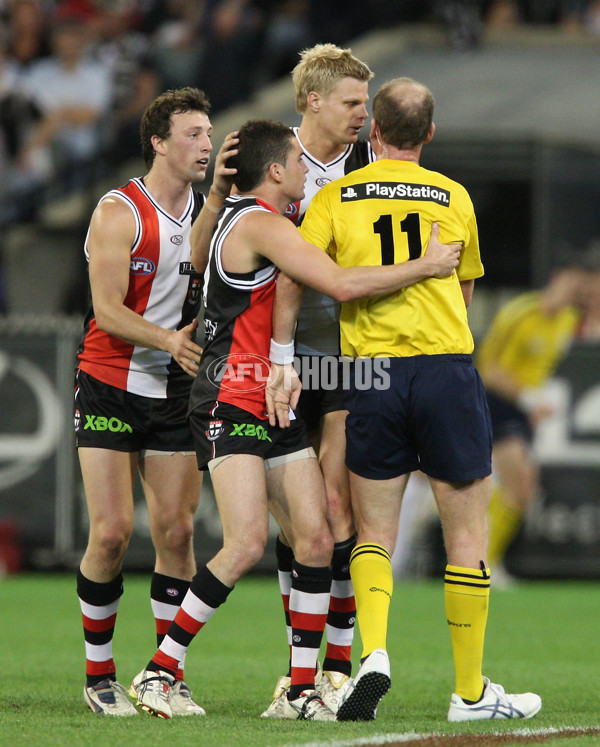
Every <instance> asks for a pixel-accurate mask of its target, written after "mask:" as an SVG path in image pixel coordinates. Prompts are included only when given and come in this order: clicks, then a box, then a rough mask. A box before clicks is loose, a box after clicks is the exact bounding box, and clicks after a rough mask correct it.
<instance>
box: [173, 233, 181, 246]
mask: <svg viewBox="0 0 600 747" xmlns="http://www.w3.org/2000/svg"><path fill="white" fill-rule="evenodd" d="M171 243H172V244H175V246H180V245H181V244H183V236H181V234H178V233H176V234H175V236H171Z"/></svg>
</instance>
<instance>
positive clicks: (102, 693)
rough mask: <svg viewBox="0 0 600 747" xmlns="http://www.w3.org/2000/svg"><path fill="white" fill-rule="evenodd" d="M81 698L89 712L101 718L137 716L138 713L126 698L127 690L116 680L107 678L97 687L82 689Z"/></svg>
mask: <svg viewBox="0 0 600 747" xmlns="http://www.w3.org/2000/svg"><path fill="white" fill-rule="evenodd" d="M83 697H84V699H85V702H86V703H87V704H88V706H89V708H90V710H92V711H93V712H94V713H97V714H99V715H102V716H137V715H138V712H137V711H136V709H135V708H134V706H133V703H132V702H131V701H130V700H129V698H128V697H127V690H125V688H124V687H123V685H121V683H120V682H117V681H116V680H111V679H110V678H109V677H107V678H106V679H105V680H102V682H98V684H97V685H92V686H91V687H87V685H86V686H85V687H84V688H83Z"/></svg>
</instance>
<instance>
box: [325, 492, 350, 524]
mask: <svg viewBox="0 0 600 747" xmlns="http://www.w3.org/2000/svg"><path fill="white" fill-rule="evenodd" d="M327 519H328V521H329V524H330V525H331V526H332V527H341V526H344V525H347V526H348V527H350V526H351V525H352V511H351V510H350V501H349V498H348V496H347V495H346V494H345V493H343V492H342V491H341V490H339V489H337V488H335V487H334V488H332V487H329V486H328V487H327ZM350 534H352V532H351V531H349V535H350ZM349 535H348V536H349Z"/></svg>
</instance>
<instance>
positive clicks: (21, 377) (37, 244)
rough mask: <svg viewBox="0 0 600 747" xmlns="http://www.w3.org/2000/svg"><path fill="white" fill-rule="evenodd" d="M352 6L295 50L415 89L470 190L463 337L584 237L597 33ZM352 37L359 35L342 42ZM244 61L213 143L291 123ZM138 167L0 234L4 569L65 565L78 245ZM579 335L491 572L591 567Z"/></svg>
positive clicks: (594, 418) (592, 498) (73, 515)
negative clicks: (506, 551) (474, 225)
mask: <svg viewBox="0 0 600 747" xmlns="http://www.w3.org/2000/svg"><path fill="white" fill-rule="evenodd" d="M300 5H302V4H300ZM308 5H310V3H308ZM325 5H327V4H325ZM336 5H337V4H336V3H332V4H331V6H332V7H334V6H336ZM367 5H368V7H370V8H371V10H375V11H378V15H376V17H377V21H378V22H377V24H368V25H369V26H370V28H367V27H366V25H365V24H364V23H363V25H362V26H361V24H360V19H358V21H357V19H355V18H354V17H352V18H351V19H350V21H351V23H350V21H349V22H348V24H347V28H346V29H341V30H340V28H338V27H335V26H333V27H332V29H336V28H337V32H336V33H339V34H340V35H342V34H343V33H345V32H346V31H347V33H348V34H352V35H349V36H346V37H341V38H334V36H331V35H330V36H328V37H327V38H325V37H319V38H316V39H310V40H309V43H313V41H330V40H331V41H336V42H338V43H341V44H345V45H349V46H351V47H352V49H353V51H354V52H355V54H357V55H358V56H359V57H360V58H361V59H364V60H365V61H366V62H367V63H368V64H369V65H370V66H371V68H372V69H373V70H374V71H375V72H376V77H375V79H374V81H373V84H372V88H373V90H375V89H376V87H377V86H378V85H379V84H380V83H382V82H383V81H385V80H387V79H389V78H391V77H395V76H397V75H409V76H411V77H414V78H416V79H418V80H421V81H423V82H424V83H426V84H427V85H428V86H429V87H430V88H431V89H432V91H433V93H434V96H435V98H436V116H435V121H436V125H437V131H436V137H435V139H434V141H433V142H432V144H431V145H430V146H428V148H427V149H426V152H425V154H424V158H423V164H424V165H425V166H428V167H431V168H435V169H439V170H441V171H444V172H445V173H447V174H448V175H449V176H451V177H453V178H455V179H457V180H458V181H460V182H462V183H463V184H464V185H465V186H466V187H467V188H468V189H469V191H470V193H471V195H472V197H473V200H474V203H475V208H476V213H477V216H478V221H479V227H480V234H481V245H482V255H483V260H484V264H485V267H486V276H485V278H484V279H482V280H481V281H480V282H478V284H477V292H476V294H475V299H474V302H473V306H472V308H471V309H470V319H471V324H472V327H473V330H474V333H475V335H476V337H477V336H479V335H481V334H482V333H483V331H484V330H485V328H486V326H487V323H488V321H489V320H490V318H491V316H492V315H493V313H494V311H495V309H496V308H497V307H498V306H499V305H500V304H501V303H503V302H504V301H506V300H507V299H508V298H510V297H511V296H512V295H513V294H515V293H517V292H519V291H522V290H524V289H526V288H530V287H537V286H539V285H540V284H541V283H542V282H543V279H544V278H545V276H546V273H547V271H548V268H549V267H550V266H551V264H552V259H553V256H554V253H555V252H557V251H558V250H559V248H561V247H562V246H564V244H565V243H567V244H569V245H570V246H572V247H573V248H575V249H578V248H580V249H584V248H586V247H588V246H589V245H590V243H592V242H594V241H595V240H597V239H598V238H599V237H600V210H599V209H598V206H599V205H600V128H599V127H598V104H597V102H598V86H599V85H600V84H599V83H598V78H597V75H596V74H595V73H594V71H597V70H598V62H599V57H600V37H599V36H597V35H595V34H594V33H591V31H590V30H589V29H585V28H577V29H572V28H569V29H566V28H565V26H564V25H561V24H559V23H553V24H550V23H528V24H521V25H517V26H514V27H511V28H510V29H504V28H499V27H494V26H493V25H491V24H489V25H486V24H483V22H482V21H483V15H481V16H480V17H478V16H477V14H475V15H473V14H472V13H471V11H473V10H474V9H475V10H477V9H479V10H481V9H483V7H484V6H485V5H486V4H485V3H477V2H468V1H467V0H463V2H457V3H446V4H445V5H446V6H451V5H452V6H458V7H459V8H462V10H463V11H464V10H467V11H468V12H467V13H466V14H465V13H463V15H458V16H456V17H442V16H440V15H439V13H436V10H435V8H434V7H433V6H434V5H435V4H434V3H421V6H429V5H431V6H432V8H431V9H430V12H429V13H428V14H425V16H426V17H422V16H421V15H420V14H419V13H416V12H414V11H413V12H412V13H409V12H408V9H409V6H414V5H418V4H415V3H401V2H398V3H388V4H386V3H382V2H379V3H378V2H373V3H371V4H367ZM442 5H444V4H442ZM488 5H489V3H488ZM532 5H533V6H535V3H533V4H532ZM551 5H553V3H552V2H548V3H546V7H549V6H551ZM556 5H558V3H557V4H556ZM579 5H581V4H579ZM590 5H592V4H590ZM392 6H393V7H394V8H396V11H395V12H393V11H392V10H390V8H391V7H392ZM401 6H405V9H406V17H403V13H402V9H401ZM2 7H3V6H2V3H0V10H1V9H2ZM334 9H335V8H334ZM384 9H385V10H386V12H383V11H384ZM544 20H549V19H544ZM480 21H481V25H479V22H480ZM358 30H361V31H363V30H364V31H365V32H366V33H362V34H360V35H358V36H356V33H357V31H358ZM330 33H333V31H331V32H330ZM287 51H288V52H290V49H288V50H287ZM292 51H294V53H295V52H296V51H297V50H292ZM282 64H283V63H282ZM292 64H293V62H292ZM288 69H289V68H288ZM261 70H262V72H261V74H260V75H258V73H257V78H261V79H266V78H270V79H271V80H270V82H268V83H267V84H266V85H263V86H261V87H260V88H258V87H256V88H253V89H252V90H251V91H247V92H246V95H245V96H242V97H241V99H240V100H237V101H229V102H225V103H223V104H222V106H220V108H219V109H218V110H217V111H215V113H214V116H213V117H212V119H213V124H214V127H215V134H214V142H215V144H216V145H217V147H218V144H220V142H221V141H222V138H223V137H224V135H225V134H226V133H227V132H228V131H230V130H232V129H235V128H237V127H238V126H239V124H240V123H242V122H243V121H245V120H246V119H248V118H254V117H270V118H274V119H280V120H282V121H285V122H288V123H290V124H295V123H297V122H298V115H297V114H296V113H295V111H294V109H293V101H292V87H291V82H290V80H289V77H285V76H284V77H281V76H280V75H277V74H276V73H277V72H281V71H276V70H272V71H271V73H269V75H267V74H265V72H264V66H263V68H261ZM242 99H243V100H242ZM142 173H144V168H143V164H141V163H140V162H139V161H133V162H131V161H128V162H127V163H124V164H122V165H120V166H118V167H114V166H113V167H111V168H106V169H104V168H101V169H99V176H98V178H97V179H95V180H94V181H93V182H91V183H90V184H89V185H87V186H86V188H85V189H84V190H79V191H78V192H77V193H75V194H71V195H67V196H66V197H62V198H60V199H48V200H47V201H45V202H44V204H43V205H41V206H40V209H39V210H38V211H36V215H35V217H30V218H28V219H27V220H24V219H21V220H18V221H14V222H9V223H6V224H4V225H2V226H1V228H0V231H1V234H0V257H1V262H2V269H3V286H2V287H3V310H4V313H3V314H2V316H1V317H0V562H1V563H2V564H3V565H4V566H5V568H6V569H7V570H9V571H14V570H18V569H20V568H33V569H50V568H52V569H54V568H62V567H66V568H72V567H75V566H76V564H77V562H78V560H79V557H80V555H81V553H82V552H83V549H84V548H85V541H86V524H85V510H84V499H83V491H82V486H81V480H80V475H79V471H78V465H77V460H76V454H75V451H74V448H73V437H72V422H71V421H72V415H71V403H72V371H73V361H74V351H75V348H76V345H77V342H78V338H79V334H80V330H81V314H82V311H83V307H84V305H85V284H86V280H85V265H84V262H83V252H82V244H83V237H84V235H85V228H86V226H87V221H88V220H89V215H90V213H91V209H92V208H93V205H94V204H95V202H96V200H97V199H98V197H99V196H100V195H101V194H103V193H104V191H106V188H108V187H110V186H114V184H117V183H121V182H123V181H124V180H125V179H126V178H129V177H130V176H132V175H137V174H142ZM596 334H598V340H599V341H596V340H595V339H594V334H593V333H592V335H590V337H588V339H586V340H585V341H581V342H579V343H578V344H576V345H575V346H574V348H573V350H572V351H571V353H570V355H569V357H568V358H567V360H566V361H565V362H564V364H563V365H562V366H561V368H560V370H559V371H558V372H557V375H556V377H555V378H554V379H553V381H552V382H551V384H550V388H551V392H552V396H553V397H554V398H555V401H556V403H557V405H559V407H558V408H557V415H556V416H555V417H553V418H552V419H551V420H550V421H548V422H547V423H546V424H545V426H544V428H543V429H542V430H541V431H540V433H539V436H538V439H537V441H536V449H537V452H538V456H539V459H540V463H541V465H542V483H543V496H542V501H541V502H540V504H539V505H538V506H537V507H536V509H535V511H534V512H533V514H532V515H531V516H530V517H529V520H528V522H527V524H526V526H525V528H524V530H523V531H522V532H521V534H520V535H519V537H518V538H517V540H516V542H515V543H514V545H513V547H512V549H511V552H510V555H509V558H508V565H509V569H510V570H511V571H513V572H514V573H515V574H516V575H520V576H524V577H542V578H543V577H558V578H597V577H600V375H599V373H598V372H599V371H600V334H599V333H598V331H597V330H596ZM203 492H204V495H203V500H202V501H201V505H200V508H199V511H198V515H197V523H196V540H195V542H196V550H197V555H198V559H199V560H202V559H207V558H208V557H210V556H211V555H212V554H213V552H214V550H215V548H216V547H217V546H218V543H219V538H220V524H219V521H218V517H217V514H216V508H215V506H214V502H213V500H212V493H211V489H210V483H209V481H208V480H207V481H206V483H205V488H204V491H203ZM146 519H147V517H146V513H145V507H144V504H143V501H142V500H141V499H140V500H139V501H138V503H137V505H136V530H135V536H134V538H133V540H132V543H131V547H130V551H129V553H128V556H127V559H126V567H129V568H139V569H145V568H150V567H151V564H152V561H153V553H152V549H151V543H150V540H149V532H148V526H147V520H146ZM431 541H432V543H434V542H435V541H436V538H435V535H432V540H431ZM433 556H435V553H434V552H433ZM433 563H435V557H434V561H433ZM272 567H273V568H274V556H273V554H272V553H267V555H266V556H265V559H264V561H263V563H262V565H261V566H260V569H261V570H266V569H268V568H272ZM432 570H433V568H432Z"/></svg>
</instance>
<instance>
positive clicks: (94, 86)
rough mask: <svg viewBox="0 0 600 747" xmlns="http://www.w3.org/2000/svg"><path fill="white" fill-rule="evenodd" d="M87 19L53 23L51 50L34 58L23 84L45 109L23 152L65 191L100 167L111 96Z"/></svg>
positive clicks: (31, 165) (30, 166)
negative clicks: (92, 52)
mask: <svg viewBox="0 0 600 747" xmlns="http://www.w3.org/2000/svg"><path fill="white" fill-rule="evenodd" d="M86 42H87V33H86V28H85V26H84V24H83V23H82V22H81V21H80V20H78V19H75V18H65V19H63V20H59V21H57V22H56V23H55V25H54V27H53V29H52V54H51V55H50V56H49V57H48V58H46V59H42V60H40V61H38V62H36V63H34V64H33V65H32V66H31V68H30V69H29V71H28V73H27V75H26V77H25V80H24V83H23V85H24V86H25V90H26V92H27V93H28V95H29V96H30V98H31V100H32V101H33V103H34V104H35V105H36V106H37V107H38V108H39V110H40V112H41V116H40V119H39V120H38V121H37V122H36V125H35V127H34V128H33V129H32V132H31V133H30V136H29V138H28V140H27V142H26V143H25V144H24V146H23V148H22V149H21V152H20V154H19V160H20V162H21V163H22V165H23V167H24V168H28V169H37V170H38V171H39V172H40V173H41V174H43V176H44V177H45V179H46V181H47V183H50V180H51V179H52V178H55V179H59V180H60V182H59V183H60V185H61V187H62V189H63V191H64V192H65V193H68V192H71V191H73V190H75V189H76V188H80V187H83V186H87V185H88V184H89V182H90V180H91V179H92V177H93V175H94V174H95V173H96V171H97V166H98V164H97V162H96V157H97V155H98V154H99V153H100V151H101V144H102V139H101V124H102V122H103V121H104V118H105V116H106V115H107V113H108V110H109V105H110V99H111V86H112V83H111V79H110V72H109V70H108V69H107V68H106V67H104V66H103V65H101V64H100V63H98V62H94V61H93V60H91V59H89V58H88V56H87V52H86V49H85V45H86Z"/></svg>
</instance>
